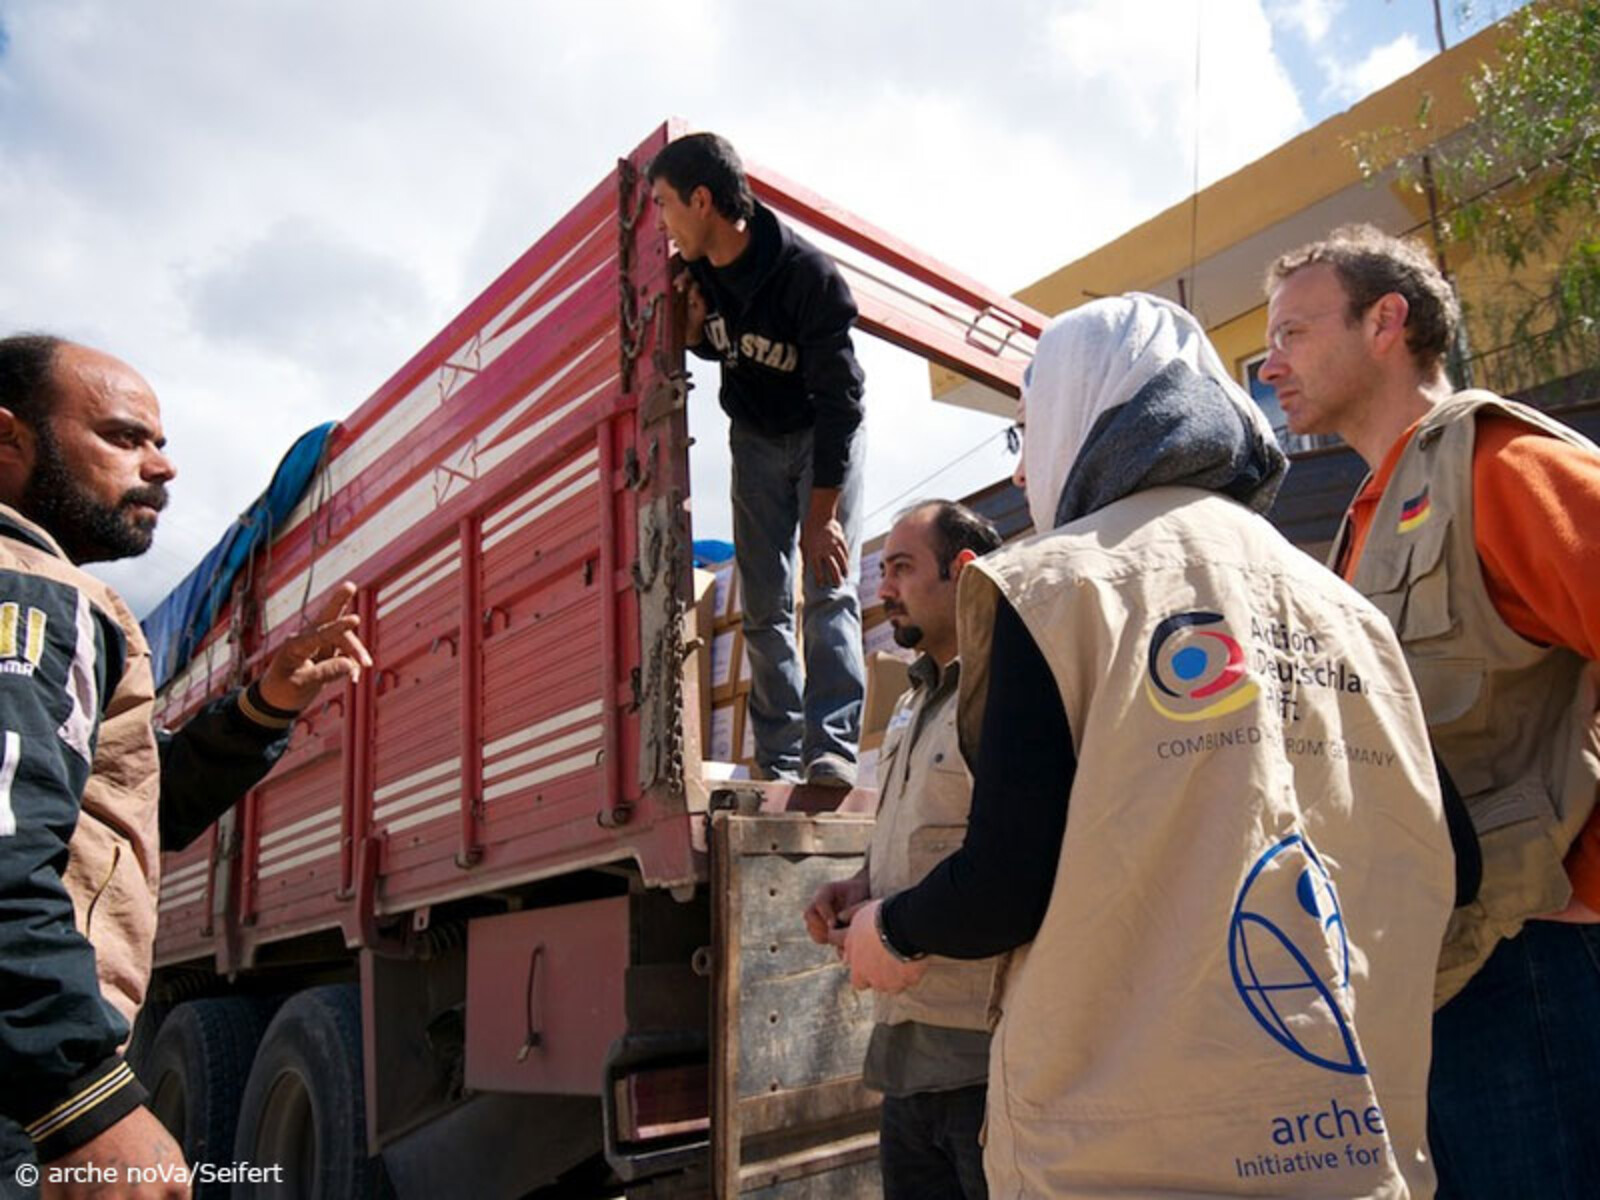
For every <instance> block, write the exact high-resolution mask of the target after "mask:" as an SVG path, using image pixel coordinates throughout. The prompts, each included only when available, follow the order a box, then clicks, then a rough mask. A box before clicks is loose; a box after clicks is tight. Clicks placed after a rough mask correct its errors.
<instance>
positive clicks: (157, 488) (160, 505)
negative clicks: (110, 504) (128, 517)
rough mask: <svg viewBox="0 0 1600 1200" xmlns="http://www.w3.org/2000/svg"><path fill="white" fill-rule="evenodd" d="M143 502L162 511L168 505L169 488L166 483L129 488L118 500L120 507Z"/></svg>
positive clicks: (157, 510) (146, 505)
mask: <svg viewBox="0 0 1600 1200" xmlns="http://www.w3.org/2000/svg"><path fill="white" fill-rule="evenodd" d="M136 504H142V505H143V506H144V507H146V508H153V509H155V510H156V512H160V511H161V510H162V509H164V508H166V506H167V489H166V486H165V485H164V484H160V483H152V484H148V485H147V486H145V487H136V488H129V489H128V490H127V491H126V492H124V493H122V499H121V500H120V501H118V502H117V507H118V508H132V507H133V506H134V505H136Z"/></svg>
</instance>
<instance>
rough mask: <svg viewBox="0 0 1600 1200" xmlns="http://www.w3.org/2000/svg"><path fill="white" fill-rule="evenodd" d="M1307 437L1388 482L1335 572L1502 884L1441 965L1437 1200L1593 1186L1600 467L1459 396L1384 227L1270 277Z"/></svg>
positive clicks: (1439, 339) (1433, 1085) (1428, 285)
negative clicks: (1371, 609)
mask: <svg viewBox="0 0 1600 1200" xmlns="http://www.w3.org/2000/svg"><path fill="white" fill-rule="evenodd" d="M1268 289H1269V292H1270V295H1271V303H1270V304H1269V306H1268V318H1267V320H1268V325H1267V329H1268V335H1267V336H1268V340H1269V342H1270V344H1271V352H1270V353H1269V354H1268V356H1267V359H1266V362H1265V363H1263V365H1262V368H1261V378H1262V379H1263V380H1265V381H1266V382H1268V383H1271V384H1273V385H1274V386H1275V387H1276V388H1277V391H1278V400H1279V403H1280V404H1281V405H1282V406H1283V410H1284V413H1285V414H1286V415H1287V417H1288V419H1289V428H1290V429H1291V430H1293V431H1294V432H1296V433H1337V434H1340V435H1341V436H1343V438H1344V439H1345V440H1346V441H1347V442H1349V443H1350V445H1351V446H1352V447H1353V448H1354V449H1355V450H1356V452H1357V453H1359V454H1360V455H1361V457H1362V458H1363V459H1365V460H1366V463H1367V466H1368V467H1369V468H1370V469H1371V472H1372V473H1371V474H1370V475H1368V477H1367V479H1366V481H1365V482H1364V483H1363V484H1362V486H1361V488H1360V490H1359V491H1358V493H1357V494H1356V497H1355V499H1354V500H1353V501H1352V502H1351V505H1350V509H1349V511H1348V512H1347V513H1346V516H1345V521H1344V525H1343V527H1342V528H1341V530H1340V532H1339V535H1338V537H1337V539H1336V540H1335V543H1334V549H1333V556H1332V561H1331V563H1330V565H1331V566H1333V567H1334V569H1335V570H1337V571H1338V572H1339V573H1340V574H1341V575H1343V576H1344V577H1345V578H1346V579H1348V580H1349V581H1350V582H1351V583H1353V584H1354V585H1355V586H1356V587H1357V588H1358V589H1359V590H1360V591H1362V592H1364V593H1366V594H1367V595H1368V596H1370V597H1371V598H1372V599H1373V601H1374V602H1376V604H1377V605H1378V607H1379V608H1380V609H1382V610H1383V612H1384V614H1385V615H1386V616H1387V617H1388V618H1389V620H1390V621H1391V622H1392V624H1393V625H1394V627H1395V629H1396V631H1397V632H1398V633H1399V635H1400V640H1401V643H1402V644H1403V646H1404V648H1405V653H1406V659H1407V662H1408V663H1409V665H1410V667H1411V671H1412V674H1413V675H1414V676H1415V677H1416V682H1417V688H1418V690H1419V692H1420V693H1421V696H1422V703H1423V707H1424V709H1425V710H1426V712H1427V717H1428V726H1429V732H1430V734H1431V736H1432V739H1433V744H1434V746H1435V748H1436V750H1437V751H1438V754H1439V757H1440V759H1441V761H1442V762H1443V763H1444V765H1445V767H1446V768H1447V769H1448V771H1449V773H1450V775H1451V776H1452V777H1453V779H1454V782H1455V784H1456V786H1457V788H1458V789H1459V790H1460V792H1461V794H1462V798H1463V799H1464V801H1465V804H1466V807H1467V810H1468V812H1469V813H1470V815H1471V818H1472V825H1473V827H1474V829H1475V830H1476V834H1477V839H1478V843H1479V846H1480V848H1481V856H1482V862H1483V870H1482V882H1481V885H1480V887H1479V890H1478V894H1477V895H1476V897H1474V898H1472V899H1471V900H1470V902H1467V903H1464V904H1462V905H1461V906H1460V907H1458V908H1457V909H1456V911H1455V912H1454V914H1453V915H1452V917H1451V921H1450V926H1449V930H1448V933H1447V935H1446V938H1445V943H1444V950H1443V954H1442V956H1441V958H1440V962H1439V975H1438V990H1437V997H1436V1000H1437V1003H1438V1004H1440V1005H1441V1006H1442V1007H1440V1008H1439V1010H1438V1013H1437V1014H1436V1016H1435V1019H1434V1032H1433V1045H1434V1056H1433V1058H1434V1061H1433V1073H1432V1078H1431V1080H1430V1085H1429V1138H1430V1141H1431V1143H1432V1147H1433V1151H1434V1155H1435V1157H1436V1159H1437V1163H1438V1169H1439V1179H1440V1188H1439V1195H1440V1196H1441V1197H1485V1198H1496V1200H1498V1198H1500V1197H1506V1196H1538V1197H1578V1196H1592V1195H1594V1194H1595V1192H1596V1188H1600V1118H1597V1117H1596V1114H1595V1111H1594V1108H1595V1095H1596V1092H1597V1090H1600V925H1597V924H1596V922H1600V824H1597V821H1600V817H1597V816H1596V813H1595V788H1596V781H1597V779H1600V734H1597V729H1596V719H1595V712H1596V700H1595V696H1596V692H1595V675H1596V672H1595V667H1594V664H1595V661H1596V659H1597V658H1600V540H1597V539H1600V533H1597V531H1600V452H1597V451H1596V448H1595V446H1594V445H1593V444H1592V443H1590V442H1589V441H1588V440H1587V439H1585V438H1583V437H1581V436H1580V435H1578V434H1577V433H1575V432H1574V431H1572V430H1571V429H1569V428H1567V427H1566V426H1564V425H1562V424H1560V423H1559V422H1557V421H1554V420H1552V419H1551V418H1549V417H1547V416H1545V415H1544V414H1542V413H1540V412H1538V411H1536V410H1534V409H1531V408H1528V407H1525V406H1523V405H1520V404H1516V403H1513V402H1511V401H1507V400H1503V399H1501V398H1500V397H1498V396H1495V395H1493V394H1491V393H1489V392H1483V391H1466V392H1459V393H1455V394H1452V390H1451V385H1450V383H1449V381H1448V379H1447V378H1446V376H1445V372H1444V365H1443V364H1444V358H1445V354H1446V351H1447V349H1448V347H1449V346H1450V345H1451V342H1452V340H1453V338H1454V335H1455V328H1456V325H1457V323H1458V321H1459V319H1460V310H1459V308H1458V306H1457V304H1456V300H1455V297H1454V295H1453V294H1452V293H1451V290H1450V287H1449V284H1448V283H1447V282H1446V281H1445V280H1444V278H1443V277H1442V276H1441V275H1440V273H1439V271H1438V269H1437V268H1436V267H1435V266H1434V264H1433V262H1432V260H1431V259H1430V258H1429V256H1428V254H1427V252H1426V251H1425V250H1423V249H1422V247H1420V246H1418V245H1416V244H1414V243H1411V242H1407V241H1401V240H1399V239H1396V238H1391V237H1388V236H1386V235H1384V234H1383V233H1381V232H1380V231H1378V230H1377V229H1374V228H1372V227H1371V226H1352V227H1346V228H1342V229H1338V230H1335V231H1334V232H1333V233H1332V234H1331V235H1330V236H1329V237H1328V238H1327V239H1326V240H1324V241H1321V242H1316V243H1313V244H1311V245H1308V246H1304V247H1301V248H1300V249H1298V250H1295V251H1293V252H1292V253H1290V254H1286V255H1284V256H1283V257H1282V258H1281V259H1279V260H1278V261H1277V263H1276V264H1274V266H1273V267H1272V270H1271V272H1270V274H1269V278H1268Z"/></svg>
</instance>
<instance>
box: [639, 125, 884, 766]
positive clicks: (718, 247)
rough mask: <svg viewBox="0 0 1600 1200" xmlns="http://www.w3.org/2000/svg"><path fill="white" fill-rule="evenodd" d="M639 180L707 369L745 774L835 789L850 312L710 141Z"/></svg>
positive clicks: (849, 604) (834, 283) (800, 243)
mask: <svg viewBox="0 0 1600 1200" xmlns="http://www.w3.org/2000/svg"><path fill="white" fill-rule="evenodd" d="M647 174H648V177H649V181H650V192H651V197H652V199H653V200H654V202H655V205H656V214H657V221H658V224H659V227H660V228H661V229H663V230H664V231H665V232H666V233H668V234H669V235H670V236H671V238H672V240H673V242H674V243H675V244H676V246H677V249H678V253H679V254H680V255H681V256H682V258H683V261H684V263H685V264H686V267H685V270H684V272H683V273H682V274H680V275H679V277H678V280H677V284H678V286H679V288H680V289H681V290H682V291H683V292H684V293H685V296H686V298H687V311H688V317H687V321H686V324H685V328H684V344H685V346H686V347H687V348H688V349H689V350H690V351H691V352H692V353H694V354H695V355H697V356H699V357H700V358H704V359H709V360H710V361H712V362H716V363H718V364H720V366H721V368H722V389H721V401H722V407H723V410H724V411H725V412H726V413H727V414H728V417H729V419H730V421H731V430H730V435H729V442H730V446H731V448H732V456H733V543H734V557H735V561H736V562H737V564H738V570H739V594H740V596H741V598H742V600H743V605H744V636H745V645H746V647H747V648H748V650H749V654H750V672H751V677H752V678H751V693H750V704H749V709H748V712H749V719H750V722H751V724H752V727H753V729H754V733H755V746H756V763H757V765H758V766H759V767H760V768H761V770H762V771H763V772H764V773H765V774H766V775H767V776H769V777H771V778H786V779H802V778H803V779H804V780H805V781H806V782H807V783H814V784H823V785H828V786H835V787H850V786H851V785H853V784H854V782H855V775H856V748H857V744H858V742H859V740H860V732H861V700H862V691H863V686H864V683H863V681H864V677H865V673H864V670H863V666H862V660H861V606H860V602H859V600H858V598H857V596H856V587H855V582H854V575H855V573H856V571H857V569H858V563H859V553H858V552H859V543H860V522H861V511H860V510H861V498H862V488H863V482H862V479H863V476H862V469H863V466H864V461H863V460H864V456H865V453H866V437H865V434H866V428H865V425H864V423H863V410H862V404H861V395H862V382H863V378H864V377H863V375H862V373H861V367H860V366H859V365H858V364H857V362H856V358H855V351H854V349H853V347H852V346H851V342H850V326H851V324H852V323H853V322H854V321H855V318H856V306H855V301H854V300H853V299H852V298H851V296H850V289H849V288H848V287H847V286H846V285H845V282H844V279H843V278H842V277H841V276H840V274H839V271H838V268H836V267H835V266H834V264H833V262H832V261H831V260H830V259H829V258H828V256H827V255H825V254H823V253H822V251H820V250H818V249H817V248H816V247H815V246H813V245H811V244H810V243H809V242H807V241H805V240H804V239H802V238H800V237H799V236H797V235H796V234H795V232H794V231H793V230H792V229H790V228H789V227H788V226H787V225H784V224H783V223H782V222H780V221H779V220H778V218H777V217H775V216H774V215H773V214H772V212H771V211H770V210H769V209H768V208H767V207H766V206H765V205H763V204H761V203H760V202H759V201H757V200H756V199H755V198H754V197H753V196H752V195H751V194H750V185H749V183H748V181H747V180H746V179H745V174H744V167H743V165H742V164H741V163H740V161H739V156H738V154H737V153H736V152H735V151H734V148H733V147H732V146H731V145H729V144H728V142H727V141H726V140H724V139H723V138H720V137H718V136H717V135H716V134H714V133H694V134H690V135H688V136H687V137H682V138H679V139H677V140H676V141H674V142H671V143H669V144H668V145H667V146H666V147H665V148H664V149H663V150H662V151H661V152H660V153H659V154H657V155H656V157H655V159H654V160H653V161H652V162H651V163H650V167H649V170H648V172H647ZM797 529H798V531H799V543H800V557H801V560H802V563H801V567H800V570H801V573H802V575H803V577H804V596H805V628H804V641H805V671H804V687H803V691H802V672H801V669H800V662H799V657H798V655H797V653H796V650H795V639H794V596H795V569H796V567H795V534H796V530H797Z"/></svg>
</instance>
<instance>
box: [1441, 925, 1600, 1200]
mask: <svg viewBox="0 0 1600 1200" xmlns="http://www.w3.org/2000/svg"><path fill="white" fill-rule="evenodd" d="M1428 1140H1429V1142H1430V1144H1431V1145H1432V1147H1433V1155H1434V1160H1435V1165H1436V1166H1437V1168H1438V1172H1439V1192H1438V1195H1439V1200H1479V1198H1481V1200H1522V1198H1524V1197H1526V1200H1590V1198H1592V1197H1595V1196H1600V925H1567V924H1561V923H1557V922H1554V921H1530V922H1528V924H1527V925H1526V926H1524V927H1523V930H1522V932H1521V933H1520V934H1518V935H1517V936H1516V937H1514V938H1512V939H1510V940H1509V941H1504V942H1501V943H1500V945H1499V946H1498V947H1496V949H1495V951H1494V953H1493V954H1492V955H1491V956H1490V958H1489V961H1488V962H1487V963H1485V964H1484V967H1483V969H1482V970H1481V971H1479V972H1478V973H1477V974H1476V975H1474V976H1473V977H1472V980H1471V981H1470V982H1469V983H1468V984H1467V986H1466V987H1465V988H1464V989H1462V991H1461V993H1460V994H1459V995H1457V996H1456V997H1454V998H1453V999H1452V1000H1451V1001H1450V1002H1449V1003H1448V1004H1446V1005H1445V1006H1444V1007H1443V1008H1442V1009H1440V1010H1439V1011H1438V1013H1436V1014H1435V1015H1434V1022H1433V1072H1432V1075H1431V1076H1430V1078H1429V1081H1428Z"/></svg>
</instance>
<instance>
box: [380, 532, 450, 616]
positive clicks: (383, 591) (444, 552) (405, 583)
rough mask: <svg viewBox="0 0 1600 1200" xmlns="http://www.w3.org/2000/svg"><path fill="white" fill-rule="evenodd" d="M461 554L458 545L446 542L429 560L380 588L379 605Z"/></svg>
mask: <svg viewBox="0 0 1600 1200" xmlns="http://www.w3.org/2000/svg"><path fill="white" fill-rule="evenodd" d="M459 553H461V547H460V546H459V545H458V544H457V543H455V542H446V543H445V544H444V545H443V546H441V547H440V548H439V549H438V550H436V551H435V552H434V553H432V554H430V555H428V557H427V558H425V559H423V560H422V561H421V562H419V563H418V564H417V565H416V566H414V567H412V568H411V569H410V570H408V571H403V572H401V573H400V574H399V575H396V576H395V577H394V578H393V579H391V580H389V582H388V583H386V584H384V585H383V586H382V587H381V588H379V589H378V601H379V603H380V604H381V603H382V602H383V601H384V599H386V598H387V597H388V596H390V595H391V594H393V593H394V592H397V591H401V590H402V589H404V588H408V587H410V586H411V585H412V584H413V583H415V582H416V581H417V580H419V579H421V578H422V577H423V576H424V575H426V574H428V572H430V571H432V570H433V569H434V568H435V567H437V566H439V565H440V564H441V563H443V562H444V561H445V560H446V559H449V558H454V557H455V556H456V555H457V554H459Z"/></svg>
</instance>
